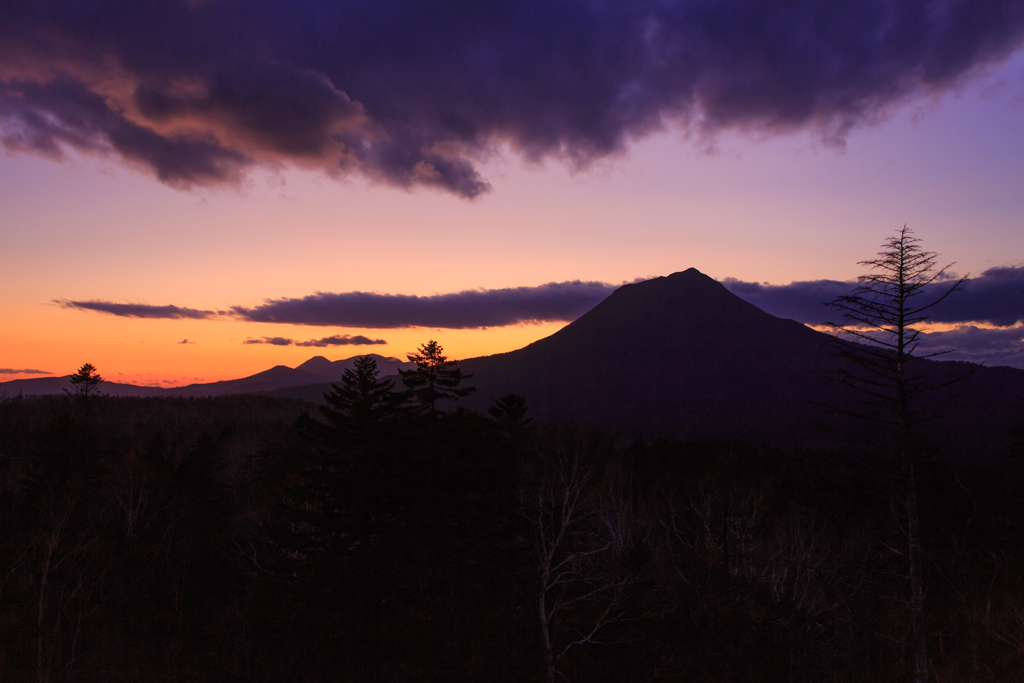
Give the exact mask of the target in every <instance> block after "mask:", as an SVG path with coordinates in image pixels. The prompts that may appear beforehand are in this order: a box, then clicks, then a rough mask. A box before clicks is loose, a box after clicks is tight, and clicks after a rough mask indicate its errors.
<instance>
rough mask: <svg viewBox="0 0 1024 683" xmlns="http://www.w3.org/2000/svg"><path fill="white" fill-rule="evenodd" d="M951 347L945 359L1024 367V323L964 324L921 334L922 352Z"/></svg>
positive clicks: (937, 350) (932, 351)
mask: <svg viewBox="0 0 1024 683" xmlns="http://www.w3.org/2000/svg"><path fill="white" fill-rule="evenodd" d="M946 350H950V353H948V354H944V355H942V356H941V357H940V358H941V359H944V360H966V361H971V362H973V363H982V362H984V363H985V364H986V365H1012V366H1014V367H1018V368H1024V327H1003V328H994V329H993V328H982V327H976V326H974V325H961V326H959V327H957V328H955V329H953V330H948V331H946V332H932V333H930V334H925V335H922V336H921V344H920V346H919V347H918V353H921V354H928V353H935V352H939V351H946Z"/></svg>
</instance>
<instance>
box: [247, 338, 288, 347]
mask: <svg viewBox="0 0 1024 683" xmlns="http://www.w3.org/2000/svg"><path fill="white" fill-rule="evenodd" d="M242 343H243V344H270V345H272V346H291V345H292V344H294V343H295V340H294V339H287V338H286V337H262V338H260V339H246V340H245V341H244V342H242Z"/></svg>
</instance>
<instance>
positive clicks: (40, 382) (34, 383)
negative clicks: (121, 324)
mask: <svg viewBox="0 0 1024 683" xmlns="http://www.w3.org/2000/svg"><path fill="white" fill-rule="evenodd" d="M70 377H71V375H65V376H63V377H33V378H32V379H14V380H11V381H10V382H0V398H2V397H4V396H18V395H19V394H20V395H22V396H42V395H44V394H63V393H64V390H65V389H67V390H69V391H70V390H71V383H70V382H69V381H68V378H70ZM99 390H100V391H101V392H102V393H104V394H107V395H108V396H160V395H162V394H163V392H164V391H165V390H164V389H161V388H160V387H140V386H136V385H134V384H119V383H117V382H104V383H103V384H101V385H100V389H99Z"/></svg>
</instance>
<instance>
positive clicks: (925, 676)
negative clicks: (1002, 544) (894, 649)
mask: <svg viewBox="0 0 1024 683" xmlns="http://www.w3.org/2000/svg"><path fill="white" fill-rule="evenodd" d="M937 257H938V255H937V254H936V253H935V252H931V251H924V250H922V249H921V247H920V240H919V239H918V238H916V237H914V236H913V232H912V231H911V229H910V228H909V227H907V226H906V225H904V226H903V228H901V229H900V230H899V231H898V232H897V233H896V235H895V236H893V237H890V238H889V239H887V240H886V241H885V243H884V244H883V245H882V250H881V251H880V252H878V255H877V257H876V258H874V259H870V260H867V261H860V263H859V265H862V266H867V267H868V268H869V272H868V273H867V274H866V275H861V276H860V277H859V278H857V283H858V285H857V287H856V288H855V289H854V290H853V292H851V293H850V294H848V295H846V296H841V297H838V298H837V299H835V300H834V301H833V302H832V303H831V304H829V305H830V306H831V307H832V308H833V309H835V310H836V311H838V312H839V314H840V315H841V316H842V318H843V320H844V321H845V323H842V324H841V323H832V322H830V323H826V325H827V326H828V327H829V328H831V330H832V332H833V334H834V338H835V340H836V342H837V350H838V353H839V355H840V356H841V357H842V358H844V359H846V360H847V361H849V365H848V366H847V367H846V368H844V369H842V370H840V371H839V381H840V382H841V383H843V384H845V385H846V386H848V387H850V388H852V389H854V390H855V391H856V392H857V393H858V394H859V395H860V396H861V397H862V401H861V403H860V407H859V408H854V409H851V410H846V411H844V412H846V413H847V414H849V415H851V416H853V417H855V418H857V419H860V420H867V421H870V422H872V423H874V424H876V425H881V426H882V427H883V430H884V433H885V434H886V435H887V436H885V437H884V439H885V440H884V442H883V443H884V444H885V445H884V449H885V451H886V456H887V459H888V460H889V462H890V463H891V464H892V465H893V466H894V468H895V479H896V481H897V482H898V485H899V487H900V488H901V489H902V491H901V492H900V497H902V501H901V502H902V506H903V512H904V513H905V514H906V525H905V527H904V532H905V535H906V543H907V554H906V558H907V581H908V584H909V589H910V631H911V633H910V641H911V643H910V645H911V651H912V653H913V658H914V661H913V669H914V681H915V683H925V681H928V680H930V678H931V676H930V674H929V668H928V651H927V634H926V632H925V620H924V577H923V576H922V569H923V564H922V560H921V532H920V515H919V512H918V502H917V475H916V473H915V468H916V466H917V465H918V463H919V462H920V460H921V458H922V456H923V454H924V443H923V440H922V438H921V434H920V431H919V428H920V426H921V424H922V423H923V422H926V421H928V420H931V419H935V417H936V416H937V410H938V408H939V406H938V405H930V406H929V405H922V402H921V399H922V397H923V395H925V394H927V393H930V392H934V391H936V390H938V389H941V388H943V387H946V386H949V385H950V384H952V383H953V382H956V381H959V380H960V379H963V378H962V377H960V378H954V379H953V380H940V381H935V380H934V379H933V378H932V377H931V376H930V370H929V368H928V366H927V365H925V366H922V364H921V363H919V362H918V361H920V360H922V359H926V358H934V357H935V356H940V355H943V354H945V353H949V351H937V352H930V353H922V354H918V353H917V348H918V345H919V343H920V340H921V330H920V329H919V328H918V327H917V326H919V325H921V324H922V323H925V322H926V321H927V320H928V311H929V310H930V309H932V308H934V307H935V306H936V305H937V304H939V303H940V302H941V301H943V300H945V299H946V298H948V297H950V296H951V295H953V294H954V293H955V292H956V291H958V290H959V289H960V288H961V287H962V285H963V283H964V282H965V281H966V280H967V276H964V277H962V278H959V279H955V280H953V281H952V284H947V285H942V284H941V283H942V282H944V281H945V280H946V277H945V276H946V272H947V270H948V269H949V268H950V267H951V266H952V265H953V264H952V263H950V264H949V265H947V266H945V267H943V268H938V269H937V268H936V260H937ZM936 288H938V291H933V290H935V289H936Z"/></svg>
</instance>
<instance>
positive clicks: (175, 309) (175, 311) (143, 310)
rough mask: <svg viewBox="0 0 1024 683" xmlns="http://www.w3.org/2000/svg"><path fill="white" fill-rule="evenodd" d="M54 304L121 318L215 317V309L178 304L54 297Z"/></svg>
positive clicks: (204, 318) (200, 318) (176, 318)
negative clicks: (71, 299) (153, 304)
mask: <svg viewBox="0 0 1024 683" xmlns="http://www.w3.org/2000/svg"><path fill="white" fill-rule="evenodd" d="M54 303H55V304H58V305H60V306H61V307H63V308H77V309H79V310H83V311H97V312H99V313H109V314H110V315H116V316H118V317H121V318H151V319H167V320H180V319H192V320H206V319H210V318H216V317H217V312H215V311H200V310H197V309H194V308H182V307H180V306H150V305H149V304H118V303H114V302H111V301H68V300H67V299H55V300H54Z"/></svg>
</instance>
